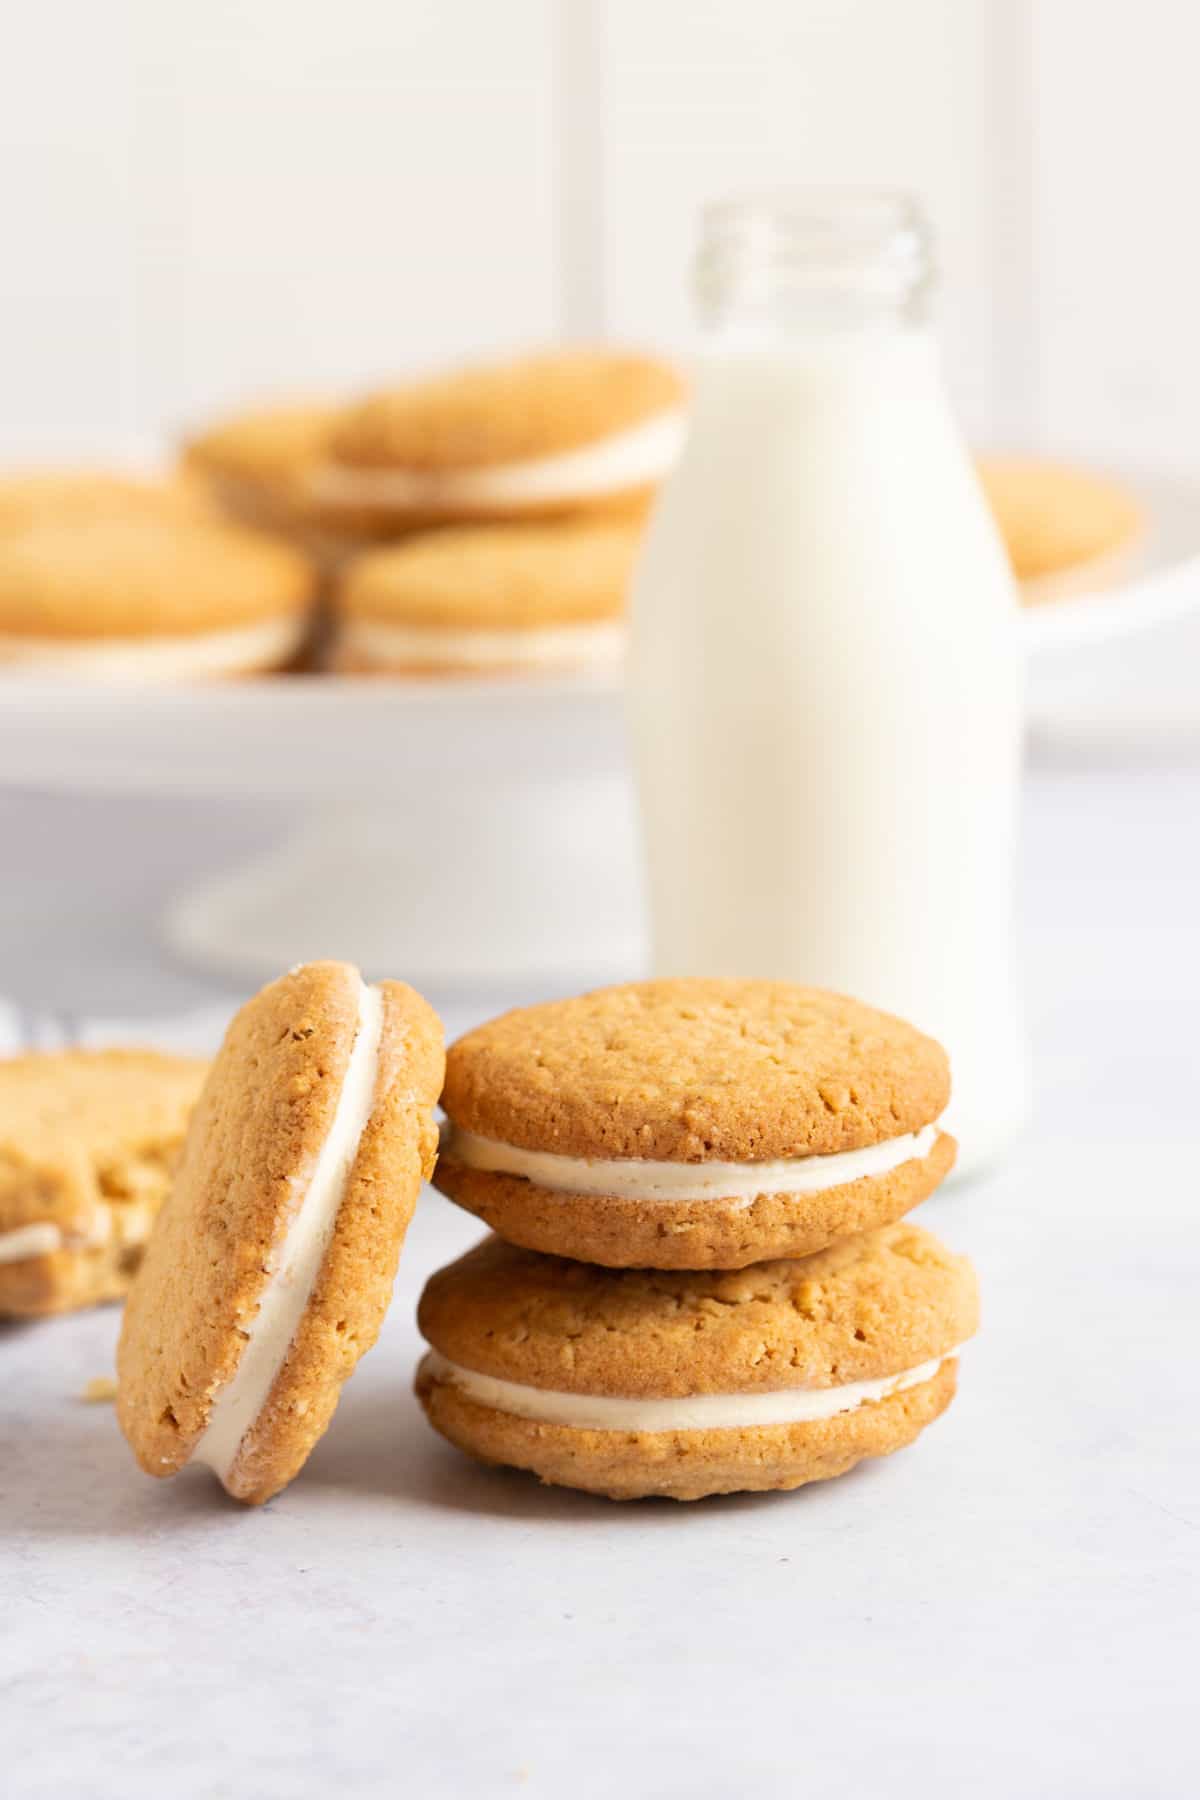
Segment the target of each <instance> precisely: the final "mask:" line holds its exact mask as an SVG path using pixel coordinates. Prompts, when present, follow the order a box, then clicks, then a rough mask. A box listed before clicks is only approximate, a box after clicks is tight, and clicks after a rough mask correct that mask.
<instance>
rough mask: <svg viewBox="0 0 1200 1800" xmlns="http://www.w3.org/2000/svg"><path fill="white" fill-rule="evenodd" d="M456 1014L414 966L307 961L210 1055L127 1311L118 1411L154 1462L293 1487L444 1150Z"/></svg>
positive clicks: (256, 1485)
mask: <svg viewBox="0 0 1200 1800" xmlns="http://www.w3.org/2000/svg"><path fill="white" fill-rule="evenodd" d="M443 1065H444V1055H443V1050H442V1032H441V1026H440V1023H439V1021H438V1019H437V1017H436V1015H435V1014H434V1013H433V1011H432V1010H431V1009H430V1007H429V1006H428V1005H427V1004H426V1002H425V1001H424V1000H423V999H422V998H421V997H420V995H419V994H417V993H415V992H414V991H413V990H412V989H411V988H409V987H406V986H405V985H404V984H403V983H402V982H395V981H385V982H381V983H379V984H378V985H377V986H368V985H367V984H366V983H365V982H364V981H363V980H362V978H361V977H360V975H359V973H358V971H357V970H356V969H355V968H353V967H352V966H351V965H350V964H347V963H337V962H324V963H310V964H307V965H304V966H302V967H300V968H298V969H294V970H293V971H292V972H291V973H290V974H288V975H285V976H283V977H282V978H281V979H280V980H278V981H275V982H273V983H271V985H270V986H269V987H266V988H264V989H263V990H262V992H261V993H259V994H258V995H256V996H255V998H254V999H252V1000H250V1001H249V1002H248V1003H247V1004H246V1005H245V1006H244V1007H243V1008H242V1009H241V1011H240V1012H239V1013H238V1014H237V1016H236V1017H235V1019H234V1020H233V1023H232V1024H231V1026H230V1028H229V1031H228V1033H227V1034H226V1038H225V1042H224V1044H223V1046H222V1048H221V1051H220V1053H219V1054H218V1056H217V1059H216V1061H215V1062H214V1064H213V1067H212V1072H211V1074H210V1076H209V1080H208V1082H207V1084H206V1086H205V1089H204V1093H203V1095H202V1096H201V1099H200V1102H199V1105H198V1107H197V1109H196V1113H195V1116H194V1118H193V1121H192V1125H191V1128H190V1130H189V1133H188V1139H187V1144H186V1147H185V1150H184V1154H183V1158H182V1162H181V1165H180V1169H179V1174H178V1177H177V1179H176V1182H175V1185H174V1188H173V1191H172V1193H171V1196H170V1199H169V1201H168V1202H167V1205H166V1207H165V1208H164V1211H163V1214H162V1217H161V1219H160V1221H159V1225H158V1227H157V1229H156V1231H155V1233H154V1236H153V1238H152V1240H151V1243H150V1246H149V1248H148V1251H147V1254H146V1258H145V1261H144V1263H143V1266H142V1269H141V1271H140V1273H139V1276H138V1279H137V1281H136V1282H135V1284H134V1288H133V1292H132V1294H131V1296H130V1300H129V1304H128V1306H127V1308H126V1313H125V1319H124V1324H123V1328H122V1332H121V1340H120V1345H119V1348H118V1355H117V1368H118V1379H119V1392H118V1401H117V1405H118V1416H119V1418H120V1422H121V1428H122V1430H123V1431H124V1433H125V1436H126V1437H127V1439H128V1440H129V1443H130V1445H131V1446H132V1448H133V1450H134V1453H135V1455H136V1456H137V1459H138V1461H139V1463H140V1464H141V1466H142V1467H143V1469H145V1470H146V1471H147V1473H149V1474H152V1475H160V1476H168V1475H174V1474H176V1473H177V1472H178V1471H179V1470H180V1469H182V1468H183V1467H184V1466H185V1465H187V1464H188V1463H191V1462H198V1463H204V1464H207V1465H208V1466H209V1467H210V1468H211V1469H213V1471H214V1472H215V1473H216V1475H217V1476H218V1478H219V1480H220V1481H221V1483H222V1484H223V1486H224V1487H225V1488H226V1490H227V1491H228V1492H229V1493H230V1494H232V1495H233V1496H234V1497H235V1498H237V1499H239V1500H245V1501H249V1502H252V1503H259V1502H262V1501H265V1500H269V1499H270V1498H271V1497H272V1495H274V1494H276V1493H278V1492H279V1490H280V1489H281V1488H282V1487H284V1486H286V1484H287V1483H288V1482H289V1481H290V1480H291V1479H292V1477H293V1476H294V1475H295V1474H296V1473H297V1471H298V1470H299V1469H300V1468H301V1467H302V1465H303V1463H304V1462H305V1460H306V1459H307V1457H308V1455H309V1453H310V1452H311V1450H312V1448H313V1446H314V1445H315V1444H316V1442H317V1440H318V1439H319V1438H320V1436H321V1434H322V1433H323V1432H324V1430H325V1428H326V1426H327V1425H328V1423H329V1420H330V1418H331V1417H332V1414H333V1411H334V1409H335V1407H336V1405H337V1401H338V1397H339V1394H340V1391H341V1387H342V1384H343V1382H344V1381H346V1379H347V1378H348V1377H349V1376H350V1375H351V1374H352V1373H353V1370H354V1368H355V1366H356V1364H357V1363H358V1360H359V1358H360V1357H361V1356H362V1355H363V1354H364V1353H365V1352H366V1351H367V1350H369V1349H370V1348H371V1346H372V1344H373V1343H374V1342H375V1339H376V1336H377V1335H378V1331H379V1327H380V1325H381V1323H382V1321H383V1317H384V1313H385V1312H386V1310H387V1306H388V1302H389V1299H390V1296H391V1287H392V1282H393V1279H394V1277H395V1273H396V1265H397V1262H398V1259H399V1254H400V1249H401V1245H402V1243H403V1240H404V1235H405V1232H406V1230H407V1227H408V1223H409V1220H410V1218H411V1216H412V1212H413V1208H414V1206H415V1204H416V1198H417V1193H418V1190H419V1188H420V1184H421V1181H422V1179H423V1178H424V1177H425V1176H427V1175H428V1174H429V1172H430V1169H431V1168H432V1165H433V1161H434V1157H435V1155H436V1143H437V1140H436V1131H435V1127H434V1124H433V1119H432V1108H433V1105H434V1103H435V1101H436V1099H437V1095H438V1091H439V1089H440V1086H441V1081H442V1071H443Z"/></svg>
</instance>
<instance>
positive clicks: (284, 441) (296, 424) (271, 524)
mask: <svg viewBox="0 0 1200 1800" xmlns="http://www.w3.org/2000/svg"><path fill="white" fill-rule="evenodd" d="M344 410H345V409H344V408H343V407H342V406H339V405H337V404H336V403H335V402H333V401H329V400H326V401H320V400H294V401H286V402H284V401H281V402H276V403H274V404H271V405H262V406H255V407H252V408H248V409H246V410H245V411H241V412H236V413H233V414H230V415H228V416H226V417H225V418H223V419H219V420H217V421H215V422H214V423H213V424H211V425H210V426H208V427H207V428H206V429H205V430H202V431H198V432H197V433H196V434H195V435H194V436H192V437H191V438H189V439H188V440H187V442H186V443H185V445H184V447H183V450H182V453H181V458H180V464H181V468H182V470H183V472H184V474H185V476H186V477H187V478H189V479H190V480H191V481H193V482H194V483H195V484H196V485H197V486H198V487H199V488H200V490H201V491H203V492H206V493H207V494H208V495H210V497H211V499H212V500H213V502H214V503H215V504H216V505H217V506H218V507H219V508H220V509H221V510H222V511H224V512H225V513H227V514H228V515H229V516H230V518H233V519H236V520H239V521H240V522H241V523H243V524H245V525H250V526H253V527H255V528H257V529H259V530H262V531H272V532H278V533H281V534H282V535H284V536H286V537H289V538H292V539H294V540H295V541H296V542H298V543H299V544H300V545H301V547H302V548H304V549H306V550H308V551H310V552H311V553H313V554H314V555H317V556H318V557H319V558H320V560H321V561H322V562H335V563H336V562H337V561H340V560H341V558H342V557H343V556H345V555H348V554H350V553H351V552H352V551H353V550H355V549H357V548H358V547H359V545H360V544H361V543H362V541H363V539H364V538H367V539H369V538H370V537H371V536H373V535H377V528H376V530H375V531H372V519H371V515H370V514H363V515H356V514H355V512H354V510H353V508H350V507H339V508H334V509H330V508H327V507H323V506H322V505H321V504H320V502H319V500H318V499H317V497H316V495H315V493H314V492H313V487H312V480H311V477H312V473H313V470H314V469H316V468H318V467H319V466H320V465H321V463H322V462H323V461H324V459H325V457H326V455H327V453H328V449H329V443H330V439H331V436H332V434H333V431H334V429H335V428H336V426H337V425H338V423H339V422H340V420H341V418H342V416H343V413H344Z"/></svg>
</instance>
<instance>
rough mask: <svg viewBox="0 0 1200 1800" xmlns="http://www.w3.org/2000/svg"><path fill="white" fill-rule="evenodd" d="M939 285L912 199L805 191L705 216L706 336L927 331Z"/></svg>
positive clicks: (701, 293)
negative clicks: (923, 328)
mask: <svg viewBox="0 0 1200 1800" xmlns="http://www.w3.org/2000/svg"><path fill="white" fill-rule="evenodd" d="M933 285H934V279H933V267H932V261H931V256H930V242H929V233H928V230H927V228H926V226H925V223H924V220H923V219H922V217H921V214H920V211H919V209H918V208H917V207H916V205H915V204H914V203H913V202H912V201H911V200H909V199H907V198H906V197H905V196H903V195H893V194H883V193H867V192H862V193H858V192H844V193H823V192H806V191H804V190H798V191H796V192H794V193H784V194H779V195H772V196H764V197H762V198H756V199H746V200H732V201H723V202H720V203H718V204H717V205H714V206H709V207H707V208H706V209H705V213H704V218H703V227H702V233H701V240H700V247H699V251H698V253H697V257H696V263H695V269H694V288H695V296H696V306H697V312H698V315H699V319H700V323H701V326H702V328H703V329H704V331H705V332H706V333H707V334H711V335H713V336H718V337H721V338H723V339H726V338H733V339H737V338H742V339H763V338H768V339H776V340H778V339H780V338H788V337H792V336H799V335H805V336H807V335H810V334H813V333H817V334H820V335H828V334H831V333H836V332H842V331H854V330H858V329H861V328H863V327H872V328H879V327H884V328H886V327H888V326H894V327H897V328H900V327H905V326H913V325H919V324H922V323H924V322H925V320H926V319H927V318H928V315H929V302H930V296H931V293H932V289H933Z"/></svg>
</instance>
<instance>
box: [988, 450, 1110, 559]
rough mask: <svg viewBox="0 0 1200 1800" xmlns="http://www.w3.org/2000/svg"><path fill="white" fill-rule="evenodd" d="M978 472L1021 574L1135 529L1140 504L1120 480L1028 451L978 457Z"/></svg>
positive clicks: (1100, 552) (1098, 552)
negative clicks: (1024, 454) (1020, 454)
mask: <svg viewBox="0 0 1200 1800" xmlns="http://www.w3.org/2000/svg"><path fill="white" fill-rule="evenodd" d="M978 468H979V475H980V479H981V480H982V482H983V487H984V492H985V493H986V495H987V498H988V502H989V504H990V505H991V508H992V511H993V512H994V513H995V515H996V522H997V524H998V525H999V527H1000V532H1001V535H1002V537H1003V538H1004V542H1005V545H1006V546H1007V549H1008V554H1009V558H1010V560H1011V562H1012V565H1013V570H1014V572H1015V573H1016V575H1017V577H1018V578H1019V579H1020V580H1023V581H1026V580H1036V578H1037V577H1038V576H1041V575H1053V574H1057V573H1059V572H1060V571H1062V570H1066V569H1069V568H1072V567H1074V566H1075V565H1076V564H1080V563H1087V562H1090V561H1092V560H1093V559H1095V558H1099V557H1103V556H1107V555H1109V554H1110V553H1112V552H1113V551H1115V550H1118V549H1120V548H1122V547H1123V546H1124V545H1126V544H1128V543H1130V542H1131V541H1132V539H1133V538H1134V537H1136V535H1137V533H1138V530H1139V528H1140V526H1141V508H1140V507H1139V505H1138V503H1137V500H1136V499H1135V498H1134V496H1133V495H1132V494H1131V493H1130V492H1129V490H1128V489H1127V488H1125V487H1123V486H1122V485H1121V483H1120V482H1117V481H1113V480H1112V479H1111V478H1109V477H1108V476H1105V475H1100V474H1097V473H1096V472H1095V471H1093V470H1090V469H1080V468H1072V467H1069V466H1067V465H1064V464H1062V463H1054V462H1044V461H1040V460H1038V459H1037V458H1034V457H1020V456H1013V457H1002V456H989V457H981V458H980V459H979V462H978Z"/></svg>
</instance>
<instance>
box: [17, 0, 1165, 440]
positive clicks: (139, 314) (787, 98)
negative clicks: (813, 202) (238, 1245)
mask: <svg viewBox="0 0 1200 1800" xmlns="http://www.w3.org/2000/svg"><path fill="white" fill-rule="evenodd" d="M1198 66H1200V8H1196V7H1195V6H1194V5H1193V4H1192V3H1191V0H338V3H337V4H331V3H330V0H254V4H253V5H246V4H245V3H244V0H204V3H203V4H201V3H200V0H165V3H163V0H105V3H104V4H103V5H87V4H85V3H84V0H39V4H38V5H37V6H36V7H29V8H24V9H20V11H19V12H16V11H14V13H13V14H12V16H11V18H10V20H9V23H8V29H7V32H6V45H5V53H4V56H3V59H2V61H0V197H2V200H3V218H4V260H3V280H2V283H0V294H2V308H3V312H2V322H3V333H2V336H0V382H2V393H0V455H2V456H3V457H4V458H5V459H7V460H13V459H17V458H31V457H38V456H51V455H59V454H76V455H97V454H104V453H108V452H110V451H114V450H120V451H129V452H133V453H142V452H144V451H146V450H147V449H149V448H151V447H153V446H154V445H156V444H157V443H159V442H161V441H162V439H163V437H164V435H166V434H170V433H172V432H173V431H175V430H177V429H178V427H179V426H180V425H181V424H182V423H184V422H186V421H190V420H194V419H196V418H198V417H201V416H203V415H205V414H206V413H208V412H211V411H212V410H214V409H217V408H219V407H221V406H223V405H225V404H227V403H229V402H232V401H236V400H238V399H240V398H242V397H244V396H245V395H247V394H249V393H253V392H257V391H271V390H279V389H287V390H293V391H296V390H307V389H323V388H331V387H332V388H338V387H342V386H356V385H359V384H362V383H365V382H369V381H370V380H372V379H373V378H374V377H376V376H378V375H381V374H385V373H387V372H389V371H393V370H401V369H407V368H412V367H417V366H420V365H422V364H427V363H429V362H432V361H436V360H438V359H442V358H445V357H449V356H455V355H458V354H460V353H463V352H466V351H474V350H479V349H483V348H491V347H495V346H507V345H517V344H524V343H529V342H534V341H539V340H545V339H547V338H552V337H560V336H570V337H580V336H584V337H587V336H595V335H598V334H601V333H607V334H611V335H616V336H620V337H624V338H631V339H637V340H643V341H647V342H652V343H653V342H658V343H663V344H666V345H668V346H670V345H677V344H681V343H683V342H684V341H685V340H686V332H687V324H688V310H689V303H688V292H687V263H688V258H689V255H690V249H691V245H692V241H693V237H694V232H695V225H696V213H697V209H698V207H699V205H700V204H701V202H702V201H703V200H704V199H705V198H706V197H708V196H711V195H715V194H720V193H723V192H727V191H729V190H737V189H742V188H754V187H763V186H778V185H781V184H786V183H790V182H867V183H886V184H889V185H896V184H903V185H906V186H909V187H912V188H914V189H916V190H918V191H919V192H920V193H921V194H922V195H923V196H924V198H925V201H926V204H927V206H928V208H929V211H930V213H931V214H932V216H933V219H934V221H935V223H936V226H937V228H938V232H939V236H940V242H941V246H942V255H941V261H942V266H943V271H944V294H943V304H942V318H943V324H944V331H945V340H946V346H947V351H948V355H949V360H950V367H951V371H952V377H953V381H954V385H955V389H956V392H957V394H958V397H959V403H960V406H961V408H962V411H963V413H964V416H965V418H966V420H967V422H968V425H969V428H970V429H971V431H972V432H973V433H974V434H975V436H976V437H977V438H980V439H990V440H992V441H1009V442H1033V443H1043V444H1048V445H1056V446H1061V447H1068V448H1077V449H1083V450H1087V451H1091V452H1092V453H1093V454H1094V455H1097V456H1099V457H1101V458H1115V459H1118V460H1125V461H1130V460H1132V461H1134V462H1140V463H1143V464H1147V465H1151V466H1154V465H1158V466H1165V467H1177V468H1184V469H1190V468H1193V467H1194V465H1195V463H1196V461H1197V457H1198V454H1200V444H1198V443H1197V436H1198V432H1200V359H1198V358H1197V357H1196V355H1195V352H1194V348H1193V343H1194V338H1195V321H1196V319H1197V317H1198V316H1200V247H1198V246H1200V233H1198V232H1197V229H1196V209H1197V203H1196V198H1195V186H1196V178H1197V172H1198V169H1200V154H1198V150H1200V134H1198V131H1197V115H1198V113H1200V108H1198V107H1197V104H1196V70H1197V67H1198Z"/></svg>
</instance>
